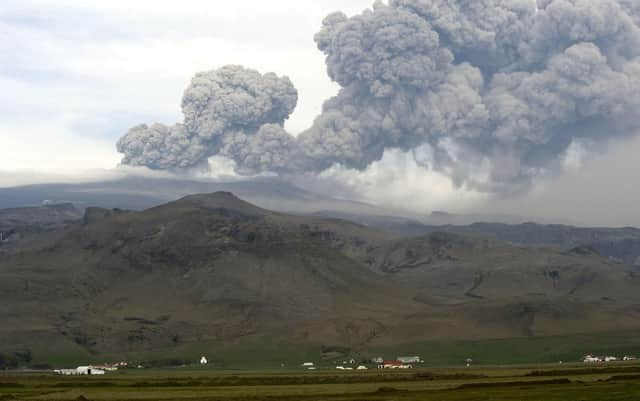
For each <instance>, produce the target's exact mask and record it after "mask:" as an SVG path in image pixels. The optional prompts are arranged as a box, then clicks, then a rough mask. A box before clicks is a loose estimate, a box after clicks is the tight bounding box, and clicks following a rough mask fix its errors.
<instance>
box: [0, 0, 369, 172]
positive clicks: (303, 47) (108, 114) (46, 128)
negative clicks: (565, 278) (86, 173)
mask: <svg viewBox="0 0 640 401" xmlns="http://www.w3.org/2000/svg"><path fill="white" fill-rule="evenodd" d="M370 5H371V1H370V0H347V1H337V0H322V1H314V0H275V1H269V2H263V1H255V0H234V1H215V2H213V1H195V0H186V1H180V2H157V1H135V0H134V1H131V0H128V1H123V0H110V1H101V0H94V1H91V0H85V1H76V0H55V1H54V0H40V1H34V0H16V1H14V0H4V1H2V2H1V4H0V86H1V87H2V91H0V159H2V160H3V167H2V169H3V170H7V169H13V170H15V169H35V170H46V171H49V172H51V171H60V170H67V171H68V170H76V169H79V168H82V169H86V168H111V167H113V166H115V165H116V164H117V162H118V161H119V160H120V157H121V155H119V154H118V153H116V150H115V142H116V140H117V138H119V137H120V136H122V135H123V134H124V133H126V131H127V129H128V128H129V127H131V126H133V125H136V124H139V123H141V122H145V121H146V122H153V121H160V122H172V121H175V120H176V119H178V117H179V116H180V98H181V96H182V92H183V91H184V89H185V87H186V86H187V84H188V82H189V80H190V79H191V77H192V76H193V74H194V73H195V72H198V71H203V70H208V69H212V68H218V67H220V66H223V65H225V64H243V65H246V66H250V67H252V68H255V69H258V70H260V71H262V72H267V71H273V72H276V73H278V74H281V75H288V76H289V77H290V78H291V80H292V81H293V82H294V83H295V85H296V87H297V89H298V91H299V94H300V100H299V102H298V106H297V108H296V111H295V114H294V115H293V116H292V117H291V119H290V120H289V122H288V124H287V128H288V129H289V130H291V131H292V132H294V133H295V132H298V131H300V130H302V129H303V128H306V127H308V126H309V124H310V122H311V121H312V120H313V117H315V116H316V115H317V114H318V113H319V111H320V106H321V104H322V101H323V100H325V99H327V98H328V97H330V96H331V95H333V94H334V93H335V91H336V90H337V89H336V88H337V87H336V86H335V85H334V84H332V83H331V82H330V80H329V79H328V77H327V74H326V67H325V64H324V56H323V55H322V53H321V52H319V51H318V50H317V49H316V45H315V43H314V42H313V35H314V34H315V33H316V32H317V31H318V30H319V28H320V26H321V22H322V19H323V18H324V17H325V16H326V15H327V14H328V13H330V12H332V11H336V10H338V9H340V10H343V11H345V12H347V13H356V12H360V11H362V10H363V9H364V8H366V7H369V6H370Z"/></svg>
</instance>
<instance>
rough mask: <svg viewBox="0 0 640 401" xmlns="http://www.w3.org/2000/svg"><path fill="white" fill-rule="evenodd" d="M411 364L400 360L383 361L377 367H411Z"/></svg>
mask: <svg viewBox="0 0 640 401" xmlns="http://www.w3.org/2000/svg"><path fill="white" fill-rule="evenodd" d="M412 368H413V365H411V364H407V363H402V362H400V361H384V362H383V363H382V364H380V365H378V369H412Z"/></svg>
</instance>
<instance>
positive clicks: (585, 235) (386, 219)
mask: <svg viewBox="0 0 640 401" xmlns="http://www.w3.org/2000/svg"><path fill="white" fill-rule="evenodd" d="M314 215H316V216H323V217H327V218H341V219H346V220H351V221H356V222H358V223H360V224H363V225H366V226H369V227H375V228H378V229H381V230H384V231H387V232H390V233H395V234H397V235H404V236H416V235H424V234H428V233H433V232H448V233H456V234H463V235H473V236H485V237H489V238H493V239H497V240H500V241H504V242H509V243H512V244H516V245H549V246H554V247H558V248H562V249H565V250H571V249H573V248H577V247H583V246H587V247H590V248H592V249H593V251H594V252H597V253H598V254H600V255H602V256H604V257H608V258H612V259H614V260H616V261H618V262H620V263H625V264H627V265H629V266H639V267H640V229H638V228H634V227H622V228H606V227H575V226H569V225H562V224H538V223H531V222H526V223H520V224H504V223H494V222H478V223H471V224H437V222H436V223H434V222H433V221H432V220H430V218H431V217H432V216H431V217H430V218H429V219H426V222H425V221H420V220H417V219H411V218H406V217H398V216H384V215H368V214H354V213H341V212H333V211H322V212H318V213H315V214H314ZM451 216H455V215H451ZM438 219H439V221H443V219H444V217H443V213H438ZM452 219H453V218H452ZM458 220H459V221H463V220H466V218H459V219H458ZM436 221H438V220H436Z"/></svg>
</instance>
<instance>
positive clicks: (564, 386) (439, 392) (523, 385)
mask: <svg viewBox="0 0 640 401" xmlns="http://www.w3.org/2000/svg"><path fill="white" fill-rule="evenodd" d="M638 399H640V364H627V363H615V364H607V365H577V364H574V365H570V364H565V365H562V366H559V365H541V366H515V367H513V366H511V367H471V368H438V369H435V368H434V369H412V370H406V371H378V370H369V371H365V372H355V371H354V372H338V371H335V370H330V369H329V368H325V369H322V368H319V370H317V371H295V370H287V371H262V372H250V371H242V372H241V371H235V372H233V371H218V370H213V369H197V368H192V367H188V368H174V369H126V370H121V371H118V372H113V373H110V374H108V375H105V376H94V377H88V376H77V377H62V376H55V375H52V374H43V373H26V372H24V373H18V372H4V373H0V400H3V401H4V400H60V401H84V400H96V401H97V400H104V401H116V400H117V401H125V400H156V401H158V400H191V401H205V400H207V401H209V400H210V401H213V400H236V401H259V400H301V401H307V400H308V401H320V400H336V401H347V400H348V401H354V400H358V401H366V400H372V401H392V400H398V401H404V400H406V401H412V400H434V401H435V400H438V401H454V400H455V401H457V400H493V401H502V400H504V401H506V400H514V401H515V400H523V401H526V400H545V401H554V400H558V401H560V400H562V401H567V400H584V401H592V400H611V401H617V400H638Z"/></svg>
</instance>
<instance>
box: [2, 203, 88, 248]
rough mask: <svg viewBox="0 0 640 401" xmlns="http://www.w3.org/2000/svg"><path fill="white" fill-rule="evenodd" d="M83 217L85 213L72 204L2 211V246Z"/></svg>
mask: <svg viewBox="0 0 640 401" xmlns="http://www.w3.org/2000/svg"><path fill="white" fill-rule="evenodd" d="M82 215H83V211H82V210H79V209H77V208H76V207H75V206H74V205H73V204H70V203H63V204H51V205H44V206H39V207H22V208H10V209H0V246H2V244H6V243H8V242H13V241H17V240H19V239H21V238H24V237H26V236H29V235H33V234H37V233H41V232H43V231H47V230H52V229H55V228H59V227H62V226H64V225H66V224H69V223H73V222H75V221H77V220H79V219H80V218H81V217H82Z"/></svg>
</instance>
